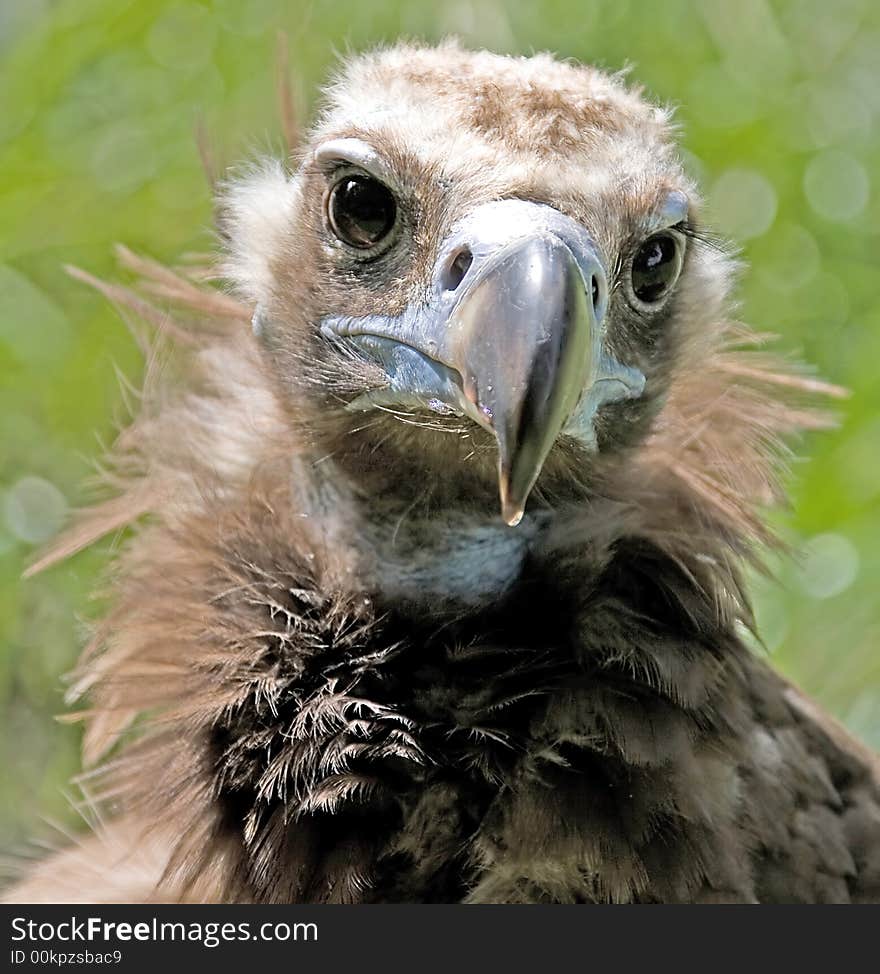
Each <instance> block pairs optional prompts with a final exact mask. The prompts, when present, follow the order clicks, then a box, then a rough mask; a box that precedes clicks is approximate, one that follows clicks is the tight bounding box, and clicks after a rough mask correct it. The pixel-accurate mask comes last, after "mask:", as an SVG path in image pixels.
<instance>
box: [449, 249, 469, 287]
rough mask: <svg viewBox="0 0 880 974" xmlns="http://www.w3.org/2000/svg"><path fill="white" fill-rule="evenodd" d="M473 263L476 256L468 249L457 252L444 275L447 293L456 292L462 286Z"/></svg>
mask: <svg viewBox="0 0 880 974" xmlns="http://www.w3.org/2000/svg"><path fill="white" fill-rule="evenodd" d="M473 262H474V255H473V254H472V253H471V252H470V251H469V250H468V249H467V247H463V248H462V249H461V250H457V251H456V252H455V254H454V255H453V257H452V260H450V261H449V263H448V264H447V265H446V273H445V274H444V275H443V286H444V287H445V288H446V290H447V291H454V290H455V289H456V288H457V287H458V285H459V284H461V282H462V281H463V280H464V276H465V274H467V272H468V270H469V269H470V266H471V264H472V263H473Z"/></svg>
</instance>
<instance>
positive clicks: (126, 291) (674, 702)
mask: <svg viewBox="0 0 880 974" xmlns="http://www.w3.org/2000/svg"><path fill="white" fill-rule="evenodd" d="M701 208H702V207H701V202H700V198H699V196H698V192H697V189H696V187H695V185H694V184H693V182H692V180H691V179H690V178H689V176H688V175H687V174H686V172H685V169H684V167H683V164H682V161H681V157H680V155H679V153H678V150H677V147H676V141H675V129H674V126H673V124H672V120H671V114H670V112H669V111H668V110H667V109H665V108H663V107H659V106H658V105H656V104H654V103H652V102H650V101H649V100H648V99H647V98H646V97H645V96H644V95H643V94H642V92H641V91H640V90H639V89H636V88H633V87H631V86H630V85H629V84H628V82H627V81H626V79H625V78H623V77H622V76H619V75H611V74H607V73H604V72H602V71H600V70H597V69H594V68H592V67H588V66H583V65H580V64H576V63H573V62H570V61H563V60H558V59H556V58H554V57H553V56H550V55H547V54H538V55H536V56H533V57H527V58H523V57H507V56H500V55H496V54H493V53H489V52H486V51H470V50H466V49H464V48H463V47H462V46H460V45H459V44H457V43H455V42H445V43H443V44H441V45H440V46H436V47H434V46H421V45H417V44H416V45H411V44H407V45H397V46H391V47H389V48H384V49H381V50H377V51H372V52H369V53H367V54H362V55H358V56H356V57H352V58H350V59H348V61H347V62H346V63H344V64H343V66H342V67H341V69H340V71H339V73H338V75H337V76H336V77H335V78H334V79H333V80H332V82H331V83H330V84H329V85H328V86H327V88H326V89H325V92H324V102H323V107H322V109H321V110H320V112H319V113H318V115H317V118H316V120H315V122H314V124H313V125H312V127H311V129H310V130H309V132H308V133H307V134H305V135H304V136H303V137H302V138H301V139H300V140H299V141H298V143H297V145H296V147H295V149H294V150H292V151H291V153H290V154H289V155H288V157H287V158H285V159H283V160H278V161H271V160H268V161H260V162H258V163H255V164H253V165H251V166H250V167H248V168H245V169H243V170H238V171H235V172H233V174H232V175H230V176H229V177H228V178H227V179H225V180H224V181H222V182H221V183H220V185H219V187H218V193H217V240H218V248H217V251H218V253H217V255H215V256H214V257H213V258H212V259H211V260H210V261H205V262H203V263H192V262H191V263H189V264H187V263H185V262H184V263H183V264H182V265H181V266H180V267H179V268H176V269H172V268H170V267H166V266H165V265H162V264H159V263H157V262H155V261H153V260H150V259H147V258H145V257H141V256H137V255H135V254H133V253H131V252H129V251H127V250H121V251H120V253H121V258H122V262H123V264H124V265H125V268H126V270H127V272H131V279H130V280H129V283H128V284H127V285H125V286H123V285H120V284H115V283H108V282H104V281H100V280H97V279H95V278H91V277H90V276H89V275H88V274H86V273H85V272H84V271H75V272H74V273H76V274H78V275H79V276H80V277H82V278H85V279H86V280H89V281H91V283H93V284H94V285H95V286H97V287H98V288H99V289H100V290H101V291H102V292H103V293H104V294H105V295H107V296H108V297H109V298H110V299H111V300H113V301H114V302H115V303H116V304H118V305H119V306H120V307H121V308H122V310H123V312H124V314H125V315H126V316H128V317H129V318H131V319H132V322H133V323H134V324H135V325H136V326H137V328H139V329H140V331H139V333H143V332H144V331H145V329H147V326H150V327H149V334H150V339H149V351H148V356H147V362H148V364H147V369H146V378H145V381H144V388H143V392H142V394H141V395H140V396H139V402H138V408H137V410H136V416H135V417H134V419H133V421H132V423H131V424H130V425H129V426H128V427H127V428H126V429H125V430H124V431H123V432H122V433H121V434H120V436H119V439H118V442H117V444H116V446H115V448H114V449H113V451H112V463H111V464H110V465H109V466H108V473H107V478H106V479H107V482H108V491H107V493H106V494H105V495H104V496H103V497H102V498H100V500H99V503H97V504H96V506H94V507H93V508H91V509H90V510H88V511H86V512H84V513H83V515H82V516H81V518H80V519H79V520H78V521H77V523H75V524H74V525H73V526H72V527H71V528H70V529H68V531H67V533H66V534H65V535H64V536H62V537H61V538H60V539H59V541H58V542H57V544H56V546H55V547H54V548H53V549H52V550H51V551H49V552H47V553H44V554H43V556H41V558H40V560H39V561H38V562H36V563H35V564H34V565H33V566H32V570H37V569H39V568H41V567H43V566H44V565H46V564H49V563H50V562H52V561H53V560H57V559H59V558H62V557H64V556H66V555H68V554H70V553H71V552H73V551H75V550H77V549H79V548H81V547H82V546H84V545H86V544H89V543H90V542H92V541H94V540H95V539H97V538H99V537H101V536H106V535H108V534H115V535H116V536H117V537H120V538H122V539H123V540H121V541H120V542H119V543H118V544H117V545H116V546H115V550H114V553H113V558H112V570H111V572H110V573H109V575H108V579H107V590H106V603H105V604H106V611H105V612H104V613H103V615H102V616H101V618H100V620H99V621H97V622H96V623H95V624H94V626H93V629H92V631H91V639H90V642H89V645H88V646H87V648H86V649H85V651H84V653H83V656H82V658H81V660H80V662H79V664H78V666H77V669H76V671H75V673H74V674H73V676H72V678H71V685H70V690H69V700H70V701H72V702H73V701H76V702H77V703H76V711H75V714H76V716H77V717H79V718H80V719H81V720H82V721H83V722H84V738H83V762H84V769H85V770H84V771H83V775H82V777H81V778H80V779H79V780H80V781H81V782H82V786H83V789H84V793H85V794H86V795H87V796H88V802H89V805H90V808H91V809H92V813H91V814H90V816H89V817H90V819H91V828H90V829H88V830H87V832H88V834H87V835H84V836H83V837H80V838H79V839H77V840H75V841H73V842H71V844H69V845H68V846H66V847H64V848H60V849H56V850H54V851H53V852H52V853H51V854H50V855H49V856H48V858H45V859H43V860H42V861H36V862H31V863H30V864H29V865H27V866H26V867H25V868H24V869H23V870H22V875H21V876H20V877H19V878H18V880H17V881H16V883H15V885H13V886H12V887H11V888H10V889H8V890H7V892H6V894H5V896H6V898H7V899H9V900H12V901H20V902H21V901H25V902H45V901H50V902H58V901H67V902H92V903H96V902H97V903H108V902H116V901H125V902H142V903H144V902H153V903H155V902H250V903H307V902H308V903H379V902H383V903H388V902H417V903H452V902H454V903H779V902H799V903H819V902H822V903H827V902H837V903H847V902H868V901H874V902H878V901H880V772H878V768H880V766H878V761H877V758H876V757H875V756H874V755H873V754H872V753H871V752H870V751H869V750H868V749H867V748H865V747H864V746H862V745H861V744H860V743H858V742H857V741H856V740H855V739H853V738H852V737H851V736H849V735H848V733H847V732H846V731H845V730H844V729H843V727H842V726H841V725H840V724H838V723H837V722H835V720H834V719H833V718H831V717H830V716H828V715H826V714H824V713H823V712H822V711H821V710H820V709H819V708H818V707H817V706H816V705H815V704H814V703H812V702H811V701H810V700H809V699H807V698H806V697H805V696H804V695H803V694H801V693H800V692H799V691H798V690H797V689H796V688H795V687H794V686H793V685H791V684H790V683H788V682H786V681H785V680H784V679H783V678H782V677H780V676H779V675H777V674H776V673H775V672H774V670H773V669H772V667H771V666H770V665H768V662H767V661H766V659H765V656H766V653H763V652H761V651H759V650H756V649H755V648H754V646H755V643H756V641H755V640H754V639H752V637H751V635H750V633H751V632H753V630H754V623H753V618H752V615H751V614H750V610H749V601H748V596H747V593H746V591H745V586H744V577H745V575H746V574H747V573H748V571H749V568H750V566H754V565H759V564H761V562H762V558H763V556H764V553H766V551H767V550H768V548H769V547H772V546H774V545H777V544H778V542H777V541H776V540H775V538H774V534H773V532H772V531H771V530H770V528H769V527H768V526H767V521H766V512H767V510H768V508H769V507H770V506H771V505H772V504H774V503H776V502H778V501H780V500H782V499H783V481H784V476H785V465H786V459H787V457H788V452H787V451H788V449H789V444H790V442H791V438H792V437H793V436H795V435H796V434H798V433H799V432H801V431H803V430H806V429H811V428H818V427H821V426H823V425H825V424H826V423H827V414H826V413H825V411H824V410H823V409H822V408H821V403H822V399H823V397H825V396H827V395H829V394H831V395H833V394H834V393H835V389H834V387H830V386H826V385H825V384H823V383H821V382H820V381H819V380H818V379H814V378H811V376H810V375H809V374H808V373H807V372H805V371H804V370H802V369H799V368H797V367H795V366H793V365H791V364H789V363H787V362H786V361H785V360H783V359H777V358H775V357H774V356H773V355H771V354H770V353H769V352H767V351H766V350H765V348H764V347H763V345H762V340H761V338H760V336H758V335H756V334H754V333H752V332H750V331H749V330H748V329H747V328H746V327H745V326H744V325H743V324H741V323H739V322H738V321H737V320H736V317H735V304H734V303H733V297H732V291H733V287H734V283H735V279H736V277H737V274H738V270H739V265H738V262H737V261H736V260H735V258H734V256H733V254H732V252H731V250H730V249H728V248H727V247H726V246H725V245H724V244H723V243H722V242H721V241H720V240H719V238H718V237H717V236H715V235H714V234H713V233H712V232H711V231H710V230H708V229H707V228H706V227H705V226H704V223H703V221H702V219H701ZM218 281H219V282H222V283H221V285H220V286H218V285H217V284H216V283H215V282H218ZM152 326H155V327H152ZM817 402H818V403H819V408H817V406H816V403H817ZM123 529H126V530H125V531H124V533H123Z"/></svg>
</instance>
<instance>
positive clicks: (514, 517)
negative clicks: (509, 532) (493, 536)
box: [501, 504, 525, 528]
mask: <svg viewBox="0 0 880 974" xmlns="http://www.w3.org/2000/svg"><path fill="white" fill-rule="evenodd" d="M523 514H525V510H524V509H523V508H522V507H518V506H517V505H515V504H505V505H504V506H503V507H502V509H501V516H502V517H503V518H504V523H505V524H506V525H507V526H508V527H510V528H515V527H516V526H517V525H518V524H519V522H520V521H521V520H522V519H523Z"/></svg>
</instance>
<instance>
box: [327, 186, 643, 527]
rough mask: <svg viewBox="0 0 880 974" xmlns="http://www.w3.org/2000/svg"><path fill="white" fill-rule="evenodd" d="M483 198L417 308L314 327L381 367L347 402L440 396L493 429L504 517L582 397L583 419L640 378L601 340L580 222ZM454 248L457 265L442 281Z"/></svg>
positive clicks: (592, 265)
mask: <svg viewBox="0 0 880 974" xmlns="http://www.w3.org/2000/svg"><path fill="white" fill-rule="evenodd" d="M503 207H507V210H505V211H503V212H501V213H500V216H501V219H499V211H500V208H503ZM512 207H516V211H515V212H514V213H511V208H512ZM493 208H494V212H493V214H492V216H493V217H494V222H493V224H492V225H491V229H490V230H489V232H488V233H483V234H482V235H481V234H480V233H479V232H477V231H478V227H475V226H474V224H475V223H476V224H479V222H480V221H479V220H476V219H471V220H469V221H466V223H465V225H463V226H461V227H459V229H458V231H457V232H453V234H451V236H450V239H449V240H448V241H447V243H446V245H444V247H443V248H442V251H441V255H440V259H439V260H438V268H437V272H436V273H435V287H434V294H433V295H432V298H433V301H431V302H429V305H428V307H425V306H424V305H423V306H421V307H420V308H413V309H410V310H408V311H406V312H404V314H403V315H400V316H398V317H396V318H385V317H381V316H370V317H368V318H359V319H355V318H348V319H327V320H325V322H324V325H323V330H324V332H325V333H326V334H329V335H333V336H335V337H342V336H345V337H349V338H352V339H354V340H355V341H356V342H357V344H358V345H359V346H360V347H361V348H362V349H363V350H364V351H365V352H367V353H368V354H369V355H371V356H372V357H373V358H376V359H378V360H379V361H380V362H381V364H382V365H383V366H384V368H385V371H386V372H387V374H388V376H389V386H388V388H387V389H386V390H383V391H382V392H381V393H380V394H379V396H378V397H377V396H376V395H375V394H370V395H369V396H368V397H366V399H367V400H368V401H365V402H362V401H360V400H359V401H357V402H356V403H354V404H353V405H354V406H355V407H356V408H368V406H369V405H370V404H375V403H376V401H377V398H378V399H381V401H386V402H396V403H398V404H399V403H401V402H406V403H409V402H412V401H414V400H415V401H419V402H420V403H421V404H422V405H424V404H425V403H428V404H431V403H434V404H435V405H436V404H437V403H442V404H443V406H445V407H447V408H448V409H452V410H454V411H455V412H457V413H460V414H465V415H467V416H469V417H471V418H472V419H473V420H474V421H475V422H477V423H479V425H480V426H482V427H483V428H484V429H486V430H489V431H490V432H491V433H493V434H494V436H495V439H496V441H497V444H498V484H499V493H500V500H501V514H502V517H503V518H504V520H505V521H506V522H507V523H508V524H509V525H511V526H514V525H516V524H518V523H519V522H520V520H521V519H522V516H523V512H524V510H525V505H526V501H527V499H528V496H529V494H530V492H531V490H532V488H533V486H534V484H535V481H536V480H537V478H538V475H539V474H540V472H541V468H542V467H543V465H544V461H545V460H546V458H547V455H548V453H549V452H550V450H551V448H552V446H553V444H554V443H555V442H556V439H557V438H558V436H559V435H560V433H561V432H562V431H563V428H564V427H566V424H568V423H569V422H570V421H571V420H572V419H573V418H576V417H575V414H576V413H578V412H582V411H583V408H584V404H585V402H586V403H587V406H586V412H587V413H588V415H587V419H588V420H589V422H590V424H591V423H592V415H593V413H594V412H595V409H596V408H598V405H600V404H601V402H602V401H608V400H609V399H615V398H618V399H619V398H623V397H624V396H629V395H634V394H638V393H640V392H641V386H642V385H643V383H644V379H643V378H642V377H641V374H640V373H638V374H635V370H631V369H626V368H625V367H622V366H620V365H619V364H618V363H616V362H614V361H613V360H610V359H609V358H608V356H607V354H606V353H605V351H604V348H603V345H602V337H603V335H602V325H603V319H604V313H605V308H606V305H607V283H606V275H605V271H604V268H603V266H602V263H601V261H600V259H599V257H598V255H597V253H596V251H595V248H594V246H593V244H592V242H591V241H590V240H589V237H588V236H587V235H586V233H585V231H584V230H583V228H581V227H580V226H578V225H577V224H575V223H574V221H571V220H569V219H568V218H567V217H564V216H563V215H562V214H560V213H559V212H558V211H556V210H554V209H552V208H551V207H546V206H543V205H541V204H534V203H527V202H525V201H521V200H506V201H501V202H497V203H491V204H486V205H485V206H484V207H481V208H479V209H480V210H489V209H493ZM524 208H527V210H526V209H524ZM548 211H549V212H548ZM478 215H479V210H478V211H476V212H475V214H473V216H474V217H477V216H478ZM511 215H513V217H514V219H513V220H510V217H511ZM484 216H485V214H484ZM462 254H464V255H465V261H464V264H463V265H461V264H460V265H459V266H464V268H465V269H464V271H460V270H459V272H458V274H459V276H460V279H456V278H453V279H452V280H451V281H450V267H452V266H453V265H454V264H455V258H456V257H457V256H458V257H460V256H461V255H462ZM450 285H451V286H450ZM639 379H641V384H639ZM603 380H604V381H603ZM607 380H614V381H612V382H611V383H610V384H609V382H608V381H607ZM603 386H604V391H603V390H602V388H601V387H603ZM591 390H592V394H591ZM596 390H598V395H597V394H596V392H595V391H596ZM621 390H623V391H621ZM441 408H442V407H441ZM590 431H592V426H591V425H590Z"/></svg>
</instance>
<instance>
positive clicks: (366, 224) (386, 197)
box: [328, 176, 397, 248]
mask: <svg viewBox="0 0 880 974" xmlns="http://www.w3.org/2000/svg"><path fill="white" fill-rule="evenodd" d="M328 211H329V215H330V225H331V227H332V228H333V232H334V233H335V234H336V236H337V237H339V239H340V240H342V241H344V242H345V243H347V244H348V245H349V246H351V247H361V248H366V247H373V246H375V244H377V243H378V242H379V241H380V240H382V238H383V237H387V236H388V234H389V233H390V232H391V229H392V227H393V226H394V221H395V219H396V218H397V204H396V203H395V202H394V197H393V196H392V195H391V191H390V190H389V189H388V187H387V186H384V185H383V184H382V183H380V182H379V181H378V180H377V179H370V178H369V176H346V177H345V178H344V179H341V180H340V181H339V182H338V183H337V184H336V185H335V186H334V187H333V190H332V191H331V193H330V201H329V206H328Z"/></svg>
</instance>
